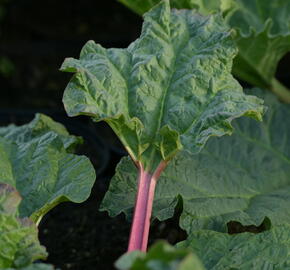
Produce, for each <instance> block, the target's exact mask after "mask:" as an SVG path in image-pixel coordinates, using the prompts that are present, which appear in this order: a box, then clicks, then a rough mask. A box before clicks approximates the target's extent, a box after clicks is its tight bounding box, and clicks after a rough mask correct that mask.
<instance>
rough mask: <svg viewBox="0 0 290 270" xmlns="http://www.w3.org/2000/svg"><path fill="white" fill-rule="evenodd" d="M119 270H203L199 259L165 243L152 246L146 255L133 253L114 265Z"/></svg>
mask: <svg viewBox="0 0 290 270" xmlns="http://www.w3.org/2000/svg"><path fill="white" fill-rule="evenodd" d="M115 266H116V267H117V269H119V270H129V269H130V270H157V269H158V270H192V269H194V270H204V269H205V268H204V267H203V266H202V264H201V262H200V261H199V259H198V258H197V257H196V256H195V255H194V254H193V253H191V252H189V250H188V249H184V248H183V249H176V248H174V247H172V246H170V245H169V244H167V243H166V242H162V241H160V242H158V243H156V244H154V245H153V246H152V247H151V248H150V249H149V251H148V253H147V254H145V253H143V252H140V251H133V252H130V253H126V254H125V255H123V256H122V257H121V258H120V259H119V260H118V261H117V262H116V264H115Z"/></svg>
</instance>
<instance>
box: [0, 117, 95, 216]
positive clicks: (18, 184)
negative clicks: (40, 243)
mask: <svg viewBox="0 0 290 270" xmlns="http://www.w3.org/2000/svg"><path fill="white" fill-rule="evenodd" d="M53 127H55V128H53ZM5 129H6V130H8V131H9V132H7V133H4V132H3V133H1V131H4V130H5ZM2 135H5V136H4V137H3V136H2ZM78 140H79V139H77V138H75V137H74V136H70V135H68V133H67V131H66V130H65V129H64V128H63V127H62V126H61V125H59V124H58V123H56V122H53V120H52V119H50V118H48V117H46V116H43V115H41V116H40V115H38V116H36V118H35V119H34V120H33V121H32V122H31V123H30V124H27V125H24V126H22V127H15V126H9V127H8V128H2V129H1V130H0V156H1V159H0V182H3V183H7V184H9V185H11V186H13V187H15V188H16V189H17V190H18V191H19V192H20V194H21V196H22V198H23V200H22V202H21V204H20V207H19V213H20V216H21V217H29V216H30V217H31V218H32V219H33V220H34V221H35V222H39V220H40V219H41V217H42V216H43V215H44V214H45V213H47V212H48V211H49V210H50V209H52V208H53V207H54V206H56V205H57V204H58V203H60V202H62V201H73V202H82V201H84V200H86V199H87V198H88V196H89V194H90V190H91V188H92V185H93V183H94V181H95V172H94V169H93V166H92V165H91V163H90V161H89V160H88V159H87V158H86V157H84V156H77V155H74V154H70V153H68V152H67V151H68V149H71V146H72V145H75V143H77V141H78Z"/></svg>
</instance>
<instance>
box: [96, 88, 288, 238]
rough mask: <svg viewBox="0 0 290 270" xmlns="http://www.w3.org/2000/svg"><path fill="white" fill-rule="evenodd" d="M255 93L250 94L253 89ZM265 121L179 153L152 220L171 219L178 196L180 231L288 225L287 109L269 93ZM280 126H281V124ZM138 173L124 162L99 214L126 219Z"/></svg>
mask: <svg viewBox="0 0 290 270" xmlns="http://www.w3.org/2000/svg"><path fill="white" fill-rule="evenodd" d="M252 91H253V90H252ZM254 92H255V93H257V94H258V95H260V96H263V98H265V102H266V104H267V105H268V106H269V110H268V112H267V113H266V115H265V120H264V122H263V123H260V124H258V125H257V123H255V122H254V121H252V120H250V119H241V120H238V121H237V122H236V123H235V125H234V126H235V134H234V135H232V136H230V137H223V138H219V139H218V138H216V139H212V140H211V141H210V142H209V143H208V144H207V146H206V147H205V149H204V150H203V151H202V152H201V153H200V154H199V155H194V156H192V155H189V154H187V153H185V152H183V153H181V154H179V155H178V156H177V157H176V158H175V159H174V160H173V161H172V162H171V163H170V164H169V165H168V167H167V168H166V169H165V171H164V173H163V175H162V176H161V177H160V180H159V183H158V186H157V188H156V194H155V201H154V208H153V216H155V217H157V218H158V219H160V220H164V219H167V218H169V217H171V216H173V213H174V208H175V206H176V204H177V201H178V198H179V197H181V198H182V202H183V213H182V216H181V220H180V224H181V227H183V228H184V229H186V230H187V232H188V233H191V232H192V231H194V230H197V229H213V230H218V231H226V229H227V227H226V224H227V223H228V222H229V221H239V222H241V223H242V224H243V225H252V224H253V225H256V226H259V225H260V224H261V223H262V221H263V220H264V219H265V217H268V218H269V219H270V220H271V223H272V224H273V225H278V224H290V208H289V204H290V179H289V174H290V162H289V160H290V107H289V105H283V104H280V103H279V102H278V101H277V100H276V98H275V97H274V96H273V95H272V94H270V93H263V92H262V91H259V92H258V91H254ZM281 123H283V125H281ZM135 178H136V169H134V165H133V164H132V163H131V162H130V161H129V160H128V159H127V158H124V159H123V160H122V161H121V163H120V164H119V166H118V167H117V172H116V175H115V176H114V178H113V179H112V181H111V185H110V188H109V191H108V193H107V194H106V196H105V198H104V200H103V202H102V205H101V210H107V211H109V213H110V215H117V214H119V213H120V212H124V213H126V214H127V215H130V214H131V212H132V208H133V205H134V196H133V194H134V192H135V190H136V187H135V186H136V180H135Z"/></svg>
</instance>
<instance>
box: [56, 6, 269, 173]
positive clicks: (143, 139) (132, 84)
mask: <svg viewBox="0 0 290 270" xmlns="http://www.w3.org/2000/svg"><path fill="white" fill-rule="evenodd" d="M236 53H237V50H236V48H235V46H234V44H233V41H232V40H231V37H230V32H229V30H228V28H227V27H226V26H225V25H224V23H223V20H222V18H221V17H220V16H218V15H215V16H211V17H203V16H200V15H198V14H197V13H195V12H194V11H190V10H181V11H177V10H173V11H170V7H169V1H162V3H160V4H159V5H157V6H156V7H155V8H154V9H152V10H151V11H150V12H148V13H147V14H146V15H145V16H144V24H143V28H142V33H141V36H140V38H139V39H137V40H136V41H135V42H133V43H132V44H131V45H130V46H129V47H128V48H127V49H104V48H103V47H101V46H100V45H97V44H95V43H94V42H93V41H89V42H88V43H87V44H86V45H85V46H84V48H83V49H82V51H81V54H80V59H79V60H76V59H72V58H68V59H66V60H65V62H64V63H63V65H62V68H61V69H62V70H63V71H67V72H75V73H76V74H75V75H74V76H73V78H72V80H71V81H70V83H69V84H68V86H67V88H66V90H65V93H64V98H63V101H64V104H65V108H66V110H67V112H68V114H69V115H70V116H75V115H81V114H84V115H89V116H91V117H92V118H93V119H94V120H95V121H101V120H104V121H106V122H107V123H108V124H109V125H110V126H111V127H112V129H113V130H114V131H115V132H116V134H117V135H118V136H119V138H120V140H121V141H122V143H123V144H124V146H125V147H126V149H127V150H128V152H129V153H130V155H131V157H132V158H133V160H134V161H135V162H140V163H141V164H142V166H143V167H144V168H145V170H147V171H151V172H152V171H154V170H155V168H156V167H157V166H158V164H159V163H160V162H161V161H162V160H163V161H168V160H169V159H171V158H172V157H173V156H174V155H175V154H176V153H177V152H178V151H179V150H181V149H186V150H187V151H189V152H191V153H196V152H198V151H200V149H201V148H202V147H203V145H204V144H205V142H206V141H207V139H208V138H209V137H210V136H222V135H224V134H230V133H231V132H232V126H231V124H230V122H231V120H233V119H234V118H237V117H240V116H242V115H248V116H252V117H254V118H256V119H261V114H262V113H263V110H264V107H263V106H262V105H261V104H262V101H261V100H260V99H258V98H256V97H253V96H247V95H245V94H244V93H243V91H242V88H241V86H240V85H239V84H238V82H237V81H236V80H235V79H234V78H233V77H232V75H231V68H232V59H233V57H234V56H235V54H236Z"/></svg>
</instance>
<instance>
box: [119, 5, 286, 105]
mask: <svg viewBox="0 0 290 270" xmlns="http://www.w3.org/2000/svg"><path fill="white" fill-rule="evenodd" d="M119 1H120V2H122V3H123V4H125V5H126V6H128V7H130V8H131V9H132V10H134V11H135V12H137V13H138V14H143V13H144V12H146V11H147V10H149V9H150V8H152V7H153V6H154V5H156V4H157V3H158V2H160V0H144V1H135V0H119ZM170 2H171V4H172V7H174V8H178V9H183V8H187V9H197V10H198V11H199V12H200V13H202V14H203V15H208V14H212V13H215V12H222V13H223V17H224V19H225V21H226V22H227V24H228V25H229V26H230V27H231V28H233V29H235V35H234V40H235V42H236V44H237V46H238V48H239V53H238V55H237V57H236V58H235V59H234V65H233V73H234V74H235V75H236V76H237V77H239V78H240V79H242V80H244V81H246V82H248V83H250V84H252V85H253V86H258V87H262V88H265V89H269V90H272V91H273V92H274V93H275V94H276V95H277V96H278V97H279V98H280V99H282V100H283V101H284V102H287V103H290V91H289V89H288V88H286V87H285V86H284V85H283V84H282V83H281V82H280V81H278V80H277V79H276V78H275V73H276V70H277V66H278V63H279V61H280V60H281V58H282V57H283V56H284V55H285V54H286V53H288V52H289V51H290V25H289V23H288V22H289V19H290V2H289V1H288V0H273V1H265V0H257V1H253V0H210V1H205V0H182V1H178V0H171V1H170Z"/></svg>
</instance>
